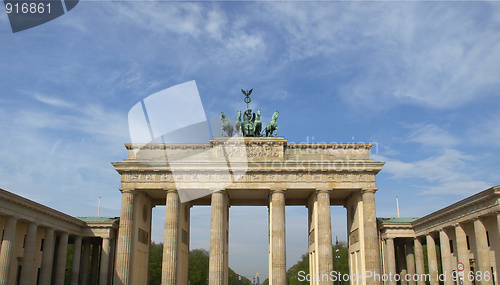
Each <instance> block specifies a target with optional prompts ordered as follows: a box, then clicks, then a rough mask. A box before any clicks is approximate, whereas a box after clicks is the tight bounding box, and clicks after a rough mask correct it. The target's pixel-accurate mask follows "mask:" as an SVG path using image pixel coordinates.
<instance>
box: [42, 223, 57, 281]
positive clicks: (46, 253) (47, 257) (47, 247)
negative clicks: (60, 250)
mask: <svg viewBox="0 0 500 285" xmlns="http://www.w3.org/2000/svg"><path fill="white" fill-rule="evenodd" d="M42 250H43V252H42V267H41V268H40V284H50V280H51V278H52V264H53V261H54V229H52V228H47V229H45V238H44V241H43V249H42Z"/></svg>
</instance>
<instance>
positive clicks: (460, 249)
mask: <svg viewBox="0 0 500 285" xmlns="http://www.w3.org/2000/svg"><path fill="white" fill-rule="evenodd" d="M455 236H456V241H457V255H458V257H457V259H458V262H462V263H463V265H464V272H465V276H464V280H463V282H464V285H470V284H471V282H470V281H469V278H467V274H468V272H469V271H470V264H469V250H468V249H467V236H466V235H465V231H464V229H463V228H462V226H461V225H460V224H456V225H455Z"/></svg>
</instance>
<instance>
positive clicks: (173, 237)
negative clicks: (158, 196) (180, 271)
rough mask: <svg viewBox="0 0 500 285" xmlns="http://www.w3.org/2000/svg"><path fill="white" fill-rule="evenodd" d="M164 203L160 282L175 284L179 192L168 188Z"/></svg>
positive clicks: (168, 284)
mask: <svg viewBox="0 0 500 285" xmlns="http://www.w3.org/2000/svg"><path fill="white" fill-rule="evenodd" d="M212 199H213V198H212ZM165 205H166V209H165V228H164V230H163V262H162V266H161V284H162V285H175V284H176V282H177V249H178V248H177V245H178V233H177V229H178V228H179V194H178V193H177V191H176V190H169V191H168V192H167V197H166V203H165ZM210 250H212V249H210Z"/></svg>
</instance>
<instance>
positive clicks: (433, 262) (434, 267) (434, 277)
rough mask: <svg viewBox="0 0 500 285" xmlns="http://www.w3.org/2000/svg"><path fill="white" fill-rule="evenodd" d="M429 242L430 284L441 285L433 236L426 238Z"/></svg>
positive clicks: (428, 235) (429, 235)
mask: <svg viewBox="0 0 500 285" xmlns="http://www.w3.org/2000/svg"><path fill="white" fill-rule="evenodd" d="M425 239H426V241H427V261H428V265H429V275H430V279H431V280H430V281H431V282H430V284H431V285H439V282H438V274H439V272H438V264H437V256H436V242H435V241H434V237H433V236H432V235H431V234H427V235H426V236H425Z"/></svg>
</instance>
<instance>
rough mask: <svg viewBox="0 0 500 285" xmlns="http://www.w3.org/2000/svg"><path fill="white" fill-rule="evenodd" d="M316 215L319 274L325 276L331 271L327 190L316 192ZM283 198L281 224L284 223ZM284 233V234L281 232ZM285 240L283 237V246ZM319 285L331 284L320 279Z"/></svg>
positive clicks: (328, 195)
mask: <svg viewBox="0 0 500 285" xmlns="http://www.w3.org/2000/svg"><path fill="white" fill-rule="evenodd" d="M316 195H317V205H318V208H317V213H318V216H317V217H318V228H317V231H318V259H319V274H320V276H323V274H327V275H328V276H329V275H330V273H331V272H332V271H333V249H332V220H331V213H330V193H329V192H328V190H320V191H318V192H317V194H316ZM284 208H285V207H284V197H283V223H284V215H285V213H284ZM283 233H284V232H283ZM284 242H285V239H284V237H283V244H284ZM320 280H321V281H320V282H319V284H333V280H331V278H326V280H325V278H320Z"/></svg>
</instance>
